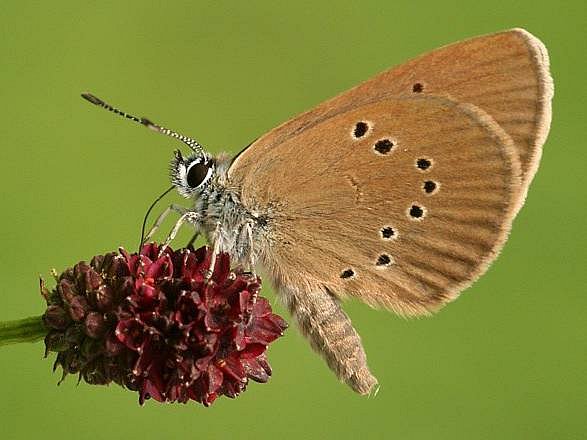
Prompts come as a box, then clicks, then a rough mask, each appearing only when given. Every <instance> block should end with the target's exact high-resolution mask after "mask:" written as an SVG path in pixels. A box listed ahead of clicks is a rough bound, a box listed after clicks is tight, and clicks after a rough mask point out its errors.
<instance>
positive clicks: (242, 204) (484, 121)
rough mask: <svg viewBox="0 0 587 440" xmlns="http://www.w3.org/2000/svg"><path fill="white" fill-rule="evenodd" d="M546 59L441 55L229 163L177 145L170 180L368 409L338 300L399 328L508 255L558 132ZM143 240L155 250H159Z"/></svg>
mask: <svg viewBox="0 0 587 440" xmlns="http://www.w3.org/2000/svg"><path fill="white" fill-rule="evenodd" d="M552 94H553V85H552V80H551V77H550V74H549V71H548V55H547V51H546V48H545V47H544V45H543V44H542V43H541V42H540V41H539V40H538V39H537V38H535V37H534V36H532V35H531V34H529V33H528V32H526V31H525V30H522V29H513V30H509V31H505V32H501V33H497V34H493V35H488V36H482V37H478V38H474V39H471V40H468V41H464V42H460V43H456V44H453V45H450V46H446V47H443V48H441V49H437V50H435V51H433V52H430V53H428V54H426V55H423V56H421V57H419V58H416V59H414V60H412V61H409V62H407V63H405V64H403V65H401V66H398V67H395V68H393V69H390V70H388V71H386V72H383V73H381V74H379V75H377V76H376V77H374V78H372V79H370V80H369V81H367V82H365V83H363V84H360V85H359V86H357V87H355V88H353V89H351V90H349V91H347V92H345V93H343V94H341V95H339V96H337V97H335V98H332V99H330V100H328V101H326V102H324V103H322V104H320V105H319V106H317V107H316V108H314V109H312V110H310V111H308V112H306V113H303V114H301V115H299V116H297V117H295V118H294V119H292V120H290V121H288V122H286V123H285V124H283V125H281V126H279V127H277V128H275V129H274V130H272V131H270V132H269V133H267V134H266V135H264V136H262V137H261V138H259V139H258V140H257V141H255V142H254V143H253V144H251V145H250V146H249V147H248V148H246V149H245V150H244V151H242V152H241V153H240V154H239V155H238V156H237V157H236V158H234V159H230V158H229V157H227V156H225V155H219V156H212V155H210V154H208V153H207V152H205V151H204V150H203V148H202V147H201V146H200V145H199V144H198V143H197V142H196V141H195V140H193V139H191V138H188V137H186V136H183V135H180V134H178V133H176V132H174V131H171V130H169V129H167V128H164V127H161V126H159V125H157V124H154V123H152V122H151V121H149V120H148V119H146V118H136V117H134V116H131V115H127V114H126V113H123V112H121V111H119V110H117V109H115V108H113V107H111V106H110V105H108V104H106V103H104V102H103V101H101V100H100V99H98V98H96V97H95V96H93V95H90V94H84V95H83V96H84V97H85V98H86V99H88V100H89V101H91V102H92V103H94V104H97V105H100V106H102V107H105V108H107V109H109V110H111V111H114V112H116V113H119V114H121V115H123V116H126V117H128V118H131V119H133V120H135V121H137V122H140V123H142V124H144V125H146V126H148V127H149V128H151V129H153V130H156V131H159V132H162V133H164V134H167V135H169V136H172V137H175V138H177V139H179V140H181V141H183V142H184V143H186V144H187V145H188V146H189V147H190V148H191V149H192V153H191V154H190V155H189V156H187V157H184V156H183V155H182V154H181V153H180V152H179V151H177V152H176V153H175V158H174V159H173V161H172V163H171V177H172V181H173V184H174V187H175V188H177V190H178V191H179V193H180V194H182V195H183V196H185V197H187V198H189V199H191V200H193V202H194V205H193V206H192V207H190V208H183V207H179V206H175V205H172V206H170V207H169V208H168V209H167V210H166V211H165V212H164V213H163V214H162V215H161V216H160V218H159V219H158V221H157V222H156V223H155V227H154V228H153V230H152V232H154V230H155V229H156V228H157V226H158V225H159V224H160V223H161V220H162V218H164V217H165V215H166V214H167V213H168V212H170V211H177V212H179V213H180V214H181V218H180V220H179V221H178V222H177V224H176V227H175V228H174V231H172V233H171V234H170V235H169V238H168V240H171V239H172V238H173V237H174V236H175V233H176V232H177V230H178V229H179V227H180V226H181V225H182V224H183V223H185V222H189V223H191V224H192V225H193V226H194V227H195V228H196V230H197V231H201V232H203V233H204V234H205V235H206V237H207V239H208V240H209V242H210V243H211V244H212V245H213V246H214V249H215V251H216V252H228V253H229V254H230V255H231V257H232V258H233V259H235V260H237V261H238V262H240V263H241V264H244V265H246V266H249V267H250V268H254V267H255V266H258V265H260V266H262V267H264V269H265V270H266V271H267V273H268V275H269V277H270V279H271V280H272V281H273V283H274V286H275V287H276V289H277V290H278V295H279V297H280V298H281V300H282V301H283V302H284V303H285V305H286V306H287V307H288V309H289V310H290V312H291V313H292V315H293V316H294V317H295V318H296V320H297V322H298V324H299V327H300V330H301V331H302V333H303V334H304V335H305V336H306V337H307V338H308V339H309V341H310V343H311V345H312V347H313V348H314V349H315V350H316V351H318V352H319V353H320V354H321V355H322V356H323V357H324V359H325V360H326V362H327V363H328V365H329V367H330V368H331V369H332V370H333V371H334V372H335V373H336V375H337V376H338V377H339V378H340V379H341V380H342V381H344V382H346V383H347V384H348V385H349V386H351V387H352V388H353V389H354V390H355V391H357V392H359V393H361V394H367V393H369V392H371V391H372V390H374V388H375V386H376V385H377V381H376V379H375V377H373V375H372V374H371V372H370V371H369V368H368V366H367V361H366V355H365V352H364V350H363V347H362V344H361V340H360V337H359V335H358V334H357V332H356V331H355V329H354V328H353V326H352V324H351V321H350V319H349V317H348V316H347V315H346V314H345V312H344V311H343V310H342V308H341V306H340V302H339V300H340V299H342V298H344V297H346V296H353V297H357V298H359V299H361V300H362V301H364V302H366V303H367V304H369V305H371V306H374V307H384V308H386V309H389V310H392V311H394V312H396V313H398V314H400V315H403V316H416V315H427V314H430V313H432V312H434V311H436V310H438V309H440V308H441V307H442V306H443V305H444V304H446V303H447V302H450V301H452V300H453V299H455V298H456V297H457V296H458V295H459V293H460V292H461V291H462V290H463V289H464V288H466V287H468V286H469V285H470V284H471V283H472V282H473V281H474V280H475V279H477V278H478V277H479V276H480V275H481V274H482V273H483V272H484V271H485V270H486V269H487V267H488V266H489V264H490V263H491V262H492V261H493V260H494V259H495V257H496V256H497V253H498V252H499V251H500V249H501V248H502V247H503V245H504V242H505V240H506V238H507V235H508V233H509V230H510V228H511V225H512V221H513V219H514V217H515V215H516V213H517V212H518V210H519V209H520V207H521V206H522V204H523V202H524V199H525V196H526V193H527V191H528V186H529V185H530V182H531V181H532V178H533V176H534V174H535V173H536V170H537V167H538V163H539V160H540V155H541V147H542V144H543V143H544V141H545V139H546V136H547V134H548V130H549V126H550V119H551V99H552ZM152 232H151V234H149V236H148V237H150V236H151V235H152Z"/></svg>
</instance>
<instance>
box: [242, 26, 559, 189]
mask: <svg viewBox="0 0 587 440" xmlns="http://www.w3.org/2000/svg"><path fill="white" fill-rule="evenodd" d="M548 65H549V61H548V55H547V52H546V49H545V48H544V46H543V44H542V43H541V42H540V41H539V40H538V39H537V38H535V37H534V36H532V35H531V34H529V33H528V32H526V31H525V30H522V29H513V30H510V31H505V32H501V33H497V34H493V35H487V36H483V37H478V38H474V39H471V40H467V41H463V42H459V43H455V44H452V45H449V46H445V47H443V48H440V49H437V50H434V51H432V52H429V53H427V54H425V55H422V56H420V57H418V58H415V59H413V60H411V61H409V62H407V63H404V64H402V65H400V66H398V67H395V68H392V69H390V70H388V71H386V72H383V73H381V74H379V75H377V76H375V77H374V78H372V79H370V80H368V81H366V82H365V83H363V84H360V85H359V86H357V87H355V88H353V89H351V90H349V91H347V92H345V93H343V94H341V95H339V96H337V97H335V98H332V99H330V100H328V101H325V102H324V103H322V104H320V105H319V106H317V107H315V108H314V109H312V110H310V111H308V112H306V113H304V114H302V115H300V116H298V117H296V118H294V119H292V120H290V121H288V122H286V123H285V124H283V125H281V126H280V127H278V128H276V129H275V130H272V131H271V132H269V133H268V134H267V135H265V136H264V137H262V138H261V139H260V140H259V141H258V142H257V145H256V148H255V154H257V155H262V154H264V151H266V150H270V149H271V148H273V147H274V146H275V145H278V144H280V143H282V142H284V141H285V140H287V139H288V138H290V137H292V136H295V135H296V134H297V133H299V132H300V131H303V130H305V129H307V128H308V127H311V126H313V125H315V124H317V123H319V122H320V121H322V120H324V119H326V118H329V117H332V116H333V115H335V114H338V113H340V112H343V111H346V110H348V109H349V108H354V107H357V106H360V105H363V104H365V103H367V102H370V101H372V100H373V99H381V98H382V97H385V96H391V95H410V94H418V95H427V94H429V95H436V96H444V97H448V98H450V99H453V100H456V101H459V102H464V103H472V104H474V105H476V106H478V107H480V108H482V109H483V110H484V111H485V112H486V113H488V114H489V115H490V116H491V117H492V118H493V119H495V121H496V122H497V123H498V124H499V125H500V126H501V127H502V128H503V129H504V130H505V131H506V133H508V135H509V136H510V137H511V138H512V139H513V141H514V144H515V151H516V154H517V155H518V157H519V160H520V164H521V168H522V179H523V183H524V187H523V188H522V189H523V190H525V189H526V188H527V185H528V184H529V183H530V181H531V179H532V177H533V176H534V173H535V172H536V169H537V166H538V161H539V159H540V155H541V147H542V144H543V143H544V141H545V138H546V135H547V133H548V128H549V125H550V118H551V98H552V80H551V78H550V74H549V72H548ZM247 154H252V152H244V153H243V155H241V156H246V155H247ZM239 160H240V158H239ZM241 166H246V165H245V164H242V165H241Z"/></svg>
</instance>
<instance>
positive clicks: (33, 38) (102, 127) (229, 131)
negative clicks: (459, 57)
mask: <svg viewBox="0 0 587 440" xmlns="http://www.w3.org/2000/svg"><path fill="white" fill-rule="evenodd" d="M585 23H586V13H585V3H584V1H567V2H564V3H560V4H559V3H556V2H546V1H537V0H525V1H521V0H520V1H495V0H494V1H492V2H487V3H474V2H436V1H427V2H416V1H409V2H403V1H402V2H400V1H380V2H365V1H363V2H356V1H354V2H332V3H331V2H305V1H296V2H275V1H263V2H261V1H247V2H236V1H235V2H227V1H213V2H212V1H210V2H201V1H199V2H195V1H167V2H148V1H127V2H119V1H116V2H114V1H101V2H62V1H50V2H32V1H14V0H8V1H7V0H5V1H4V2H2V14H1V16H0V33H1V37H2V38H1V39H0V51H1V56H2V69H1V73H0V78H1V81H0V88H1V95H0V96H1V97H2V105H1V107H0V132H1V142H2V143H1V147H0V152H1V153H0V154H1V156H0V158H1V160H0V170H1V171H0V179H1V187H2V201H3V204H2V205H3V206H2V215H1V216H0V223H1V224H0V241H1V242H2V245H3V251H2V252H0V267H1V268H2V275H3V289H2V294H1V296H0V320H8V319H16V318H19V317H24V316H29V315H33V314H39V313H41V312H42V309H43V306H42V301H41V297H40V296H39V295H38V293H37V290H38V281H37V276H38V274H40V273H42V274H45V275H48V271H49V269H50V268H52V267H55V268H57V269H59V270H61V269H63V268H65V267H66V266H67V265H71V264H73V263H75V262H76V261H78V260H80V259H87V258H90V257H91V256H92V255H94V254H97V253H100V252H106V251H109V250H112V249H116V247H117V246H119V245H123V246H126V247H127V248H130V249H134V248H135V246H136V244H137V240H138V234H139V227H140V222H141V220H142V216H143V214H144V212H145V209H146V207H147V206H148V204H149V203H150V202H151V201H152V200H153V199H154V197H155V196H156V195H158V194H159V193H160V192H162V190H164V189H165V188H166V187H167V186H168V184H169V182H168V178H167V162H168V160H169V159H170V157H171V152H172V150H173V148H175V147H178V144H176V143H174V142H173V141H172V140H170V139H166V138H164V137H161V136H158V135H155V134H153V133H151V132H149V131H148V130H145V129H143V128H141V127H138V126H135V125H133V124H130V123H128V122H125V121H122V120H120V119H116V118H114V117H112V115H110V114H108V113H107V112H105V111H101V110H98V109H97V108H95V107H92V106H90V105H89V104H88V103H86V102H85V101H82V99H80V97H79V93H80V92H82V91H86V90H88V91H92V92H94V93H95V94H97V95H98V96H100V97H103V98H105V99H107V100H109V101H111V102H112V103H113V104H115V105H119V106H120V107H122V108H123V109H126V110H128V111H129V112H134V113H138V114H139V115H145V116H149V117H150V118H152V119H153V120H155V121H157V122H160V123H162V124H164V125H168V126H170V127H172V128H175V129H177V130H179V131H182V132H185V133H186V134H188V135H193V136H195V137H196V138H197V139H198V140H199V141H200V142H201V143H203V144H204V145H206V146H207V147H208V148H209V149H210V150H211V151H215V152H216V151H221V150H226V151H230V152H233V153H236V152H237V151H239V150H240V149H241V148H242V147H243V146H245V145H247V144H248V143H249V142H250V141H251V140H252V139H254V138H255V137H257V136H259V135H260V134H262V133H264V132H265V131H267V130H269V129H270V128H272V127H274V126H275V125H277V124H279V123H280V122H282V121H284V120H286V119H288V118H290V117H292V116H293V115H295V114H297V113H299V112H301V111H303V110H306V109H308V108H310V107H311V106H313V105H315V104H317V103H319V102H320V101H322V100H324V99H326V98H328V97H330V96H332V95H334V94H337V93H339V92H341V91H343V90H345V89H347V88H348V87H350V86H353V85H355V84H356V83H357V82H359V81H361V80H364V79H366V78H368V77H370V76H372V75H373V74H375V73H377V72H379V71H381V70H384V69H386V68H387V67H389V66H392V65H394V64H398V63H401V62H403V61H405V60H406V59H408V58H410V57H413V56H416V55H418V54H420V53H422V52H425V51H427V50H430V49H433V48H435V47H437V46H441V45H444V44H447V43H451V42H454V41H457V40H460V39H464V38H467V37H471V36H475V35H479V34H484V33H489V32H494V31H498V30H502V29H507V28H510V27H525V28H526V29H528V30H530V31H531V32H533V33H535V34H536V35H537V36H538V37H540V38H541V39H542V40H543V41H544V42H545V44H546V45H547V47H548V48H549V50H550V54H551V60H552V73H553V76H554V79H555V86H556V93H555V100H554V118H553V125H552V130H551V133H550V136H549V139H548V141H547V143H546V145H545V149H544V156H543V160H542V164H541V168H540V171H539V172H538V174H537V176H536V179H535V180H534V183H533V185H532V187H531V190H530V193H529V196H528V200H527V202H526V206H525V207H524V209H523V210H522V211H521V213H520V215H519V216H518V218H517V219H516V222H515V224H514V228H513V232H512V235H511V238H510V240H509V242H508V243H507V245H506V247H505V249H504V251H503V253H502V255H501V256H500V258H499V259H498V260H497V262H496V263H495V264H494V265H493V266H492V268H491V270H490V271H489V272H488V273H487V274H486V275H485V276H484V277H483V278H482V279H481V280H480V281H478V282H477V283H476V284H475V285H474V286H473V287H472V288H470V289H469V290H468V291H467V292H466V293H465V294H464V295H463V296H462V297H461V298H460V299H459V300H458V301H456V303H454V304H452V305H450V306H448V307H447V308H446V309H445V310H443V311H442V312H441V313H440V314H438V315H437V316H435V317H434V318H430V319H420V320H413V321H406V320H403V319H399V318H397V317H394V316H392V315H391V314H388V313H386V312H383V311H375V310H371V309H369V308H368V307H366V306H363V305H362V304H358V303H350V304H348V305H347V311H348V312H349V314H350V315H351V316H352V318H353V321H354V323H355V325H356V327H357V328H358V330H359V331H360V333H361V334H362V336H363V340H364V343H365V347H366V350H367V352H368V355H369V360H370V365H371V367H372V369H373V371H374V373H375V374H376V375H377V376H378V378H379V380H380V382H381V385H382V387H381V390H380V392H379V394H378V396H377V397H376V398H370V399H367V398H363V397H359V396H357V395H355V394H353V393H352V392H351V391H350V390H349V389H347V388H346V387H345V386H343V385H342V384H340V383H338V382H337V380H336V379H335V378H334V376H333V375H332V374H331V373H330V371H329V370H328V369H327V368H326V367H325V365H324V364H323V362H322V361H321V360H320V359H319V358H318V357H317V356H316V355H315V354H314V353H313V352H312V351H311V350H310V349H309V347H308V345H307V344H306V342H305V341H304V340H303V339H302V338H301V337H300V336H299V335H298V334H297V332H296V330H295V328H293V327H292V328H291V330H289V331H288V332H287V334H286V337H285V338H283V339H282V340H279V341H278V342H277V343H276V344H275V345H274V346H273V347H272V348H271V350H270V360H271V363H272V365H273V368H274V377H273V378H272V379H271V381H270V383H269V384H268V385H263V386H261V385H258V384H254V383H253V384H251V386H250V387H249V389H248V390H247V392H246V393H244V394H243V395H242V396H241V397H240V398H238V399H236V400H229V399H224V398H223V399H219V400H218V401H217V402H216V403H215V404H214V406H213V407H211V408H208V409H206V408H203V407H200V406H198V405H196V404H191V405H187V406H179V405H160V404H157V403H155V402H147V404H146V406H145V407H139V406H138V405H137V396H136V395H135V394H133V393H129V392H125V391H123V390H121V389H119V388H118V387H116V386H111V387H90V386H88V385H85V384H80V385H79V386H76V381H75V379H74V378H70V380H67V381H66V382H65V383H64V384H62V385H61V386H60V387H57V385H56V383H57V381H58V379H59V375H58V374H57V373H55V374H52V373H51V365H52V361H53V359H48V360H43V359H42V354H43V347H42V344H40V343H39V344H23V345H19V346H9V347H3V348H2V349H0V369H1V370H0V371H1V374H0V430H1V431H2V432H1V434H0V436H1V438H2V439H6V440H8V439H21V438H43V439H52V438H59V439H64V438H70V437H71V438H76V439H113V438H127V439H143V438H144V439H156V438H171V439H179V438H211V439H223V438H255V439H265V438H284V439H285V438H304V439H305V438H336V439H347V438H348V439H351V438H358V437H359V436H361V437H362V438H398V439H431V438H438V439H452V440H454V439H460V438H463V439H526V438H528V439H530V438H531V439H542V438H544V439H575V438H577V439H578V438H585V437H584V435H585V427H586V419H585V417H586V416H585V413H586V408H587V398H586V395H587V383H586V379H585V370H586V367H587V362H586V361H587V357H586V351H587V350H586V349H587V341H586V330H587V320H586V316H585V310H586V306H587V288H586V282H585V269H584V268H585V262H586V255H587V254H586V250H585V249H586V246H587V240H586V236H585V226H586V220H585V217H586V214H587V208H586V191H585V188H586V187H587V180H586V177H585V172H584V170H585V159H586V158H587V155H586V153H585V150H586V147H585V137H584V126H585V125H584V121H585V110H584V108H585V102H586V99H587V96H586V94H585V86H584V84H585V82H584V78H585V77H586V76H587V72H586V69H585V67H586V61H585V47H586V41H585ZM168 201H179V196H175V195H174V196H172V197H170V199H168ZM170 226H171V223H167V224H166V225H165V227H164V230H168V228H169V227H170ZM185 239H187V234H184V235H183V236H182V237H181V238H180V240H185ZM265 295H267V296H269V297H270V298H271V301H272V302H273V303H274V304H275V303H276V302H277V301H276V299H275V296H274V294H273V292H271V291H270V288H269V286H268V284H267V285H266V286H265ZM275 307H276V308H277V310H278V311H279V312H280V313H282V314H284V313H285V312H284V311H283V309H282V308H280V307H279V306H278V305H276V306H275Z"/></svg>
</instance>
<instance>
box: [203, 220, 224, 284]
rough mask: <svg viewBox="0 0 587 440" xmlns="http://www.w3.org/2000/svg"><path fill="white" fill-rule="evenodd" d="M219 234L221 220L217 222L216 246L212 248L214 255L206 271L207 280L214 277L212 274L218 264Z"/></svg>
mask: <svg viewBox="0 0 587 440" xmlns="http://www.w3.org/2000/svg"><path fill="white" fill-rule="evenodd" d="M219 234H220V222H218V223H216V229H215V231H214V246H213V249H212V257H210V266H208V270H207V271H206V275H205V276H204V278H205V279H206V281H208V280H210V278H212V274H213V273H214V266H215V265H216V255H218V252H220V240H219Z"/></svg>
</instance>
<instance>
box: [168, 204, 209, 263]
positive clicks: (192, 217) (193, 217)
mask: <svg viewBox="0 0 587 440" xmlns="http://www.w3.org/2000/svg"><path fill="white" fill-rule="evenodd" d="M201 220H202V216H201V215H200V214H199V213H197V212H194V211H187V212H185V213H184V214H183V215H182V216H181V217H180V218H179V220H177V222H176V223H175V226H174V227H173V229H172V230H171V232H170V233H169V235H168V236H167V238H166V239H165V241H164V242H163V245H162V246H161V250H160V251H159V255H161V254H162V253H163V251H165V249H166V248H167V246H169V243H171V242H172V241H173V239H174V238H175V236H176V235H177V233H178V232H179V230H180V229H181V227H182V226H183V224H184V223H185V222H190V223H192V224H194V225H195V226H196V228H198V227H199V224H200V222H201Z"/></svg>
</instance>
